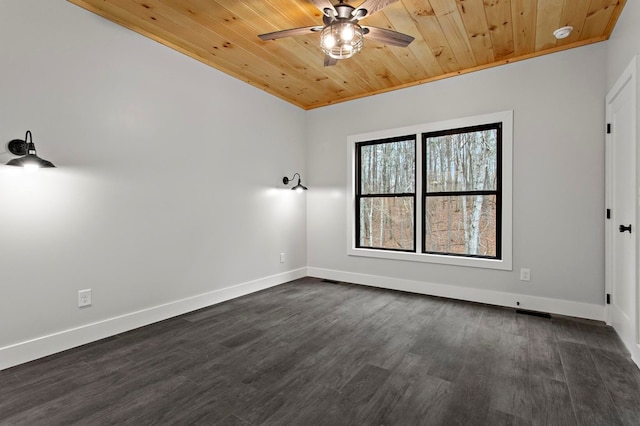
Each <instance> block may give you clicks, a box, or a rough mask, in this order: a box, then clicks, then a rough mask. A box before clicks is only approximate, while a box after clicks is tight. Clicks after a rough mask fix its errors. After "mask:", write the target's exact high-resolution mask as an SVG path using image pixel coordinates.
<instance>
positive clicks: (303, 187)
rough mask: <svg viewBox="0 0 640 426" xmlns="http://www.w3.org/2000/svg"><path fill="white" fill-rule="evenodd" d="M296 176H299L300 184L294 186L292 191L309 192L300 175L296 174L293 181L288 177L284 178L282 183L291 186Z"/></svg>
mask: <svg viewBox="0 0 640 426" xmlns="http://www.w3.org/2000/svg"><path fill="white" fill-rule="evenodd" d="M296 176H298V183H297V184H296V186H294V187H293V188H291V190H292V191H298V192H302V191H307V190H308V189H307V187H306V186H304V185H303V184H302V183H301V182H300V173H295V174H294V175H293V177H291V179H289V178H288V177H286V176H285V177H283V178H282V183H284V184H285V185H289V182H291V181H292V180H293V179H294V178H295V177H296Z"/></svg>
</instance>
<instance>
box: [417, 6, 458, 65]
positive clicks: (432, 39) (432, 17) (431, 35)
mask: <svg viewBox="0 0 640 426" xmlns="http://www.w3.org/2000/svg"><path fill="white" fill-rule="evenodd" d="M407 11H408V12H409V13H410V15H411V17H412V19H413V21H414V22H415V23H416V27H417V28H418V31H419V33H420V35H421V37H420V41H422V42H424V43H425V44H426V45H427V46H429V49H430V50H431V53H432V55H433V56H434V57H435V58H436V61H438V65H439V66H440V68H441V70H442V71H441V72H437V71H436V72H435V73H430V74H431V75H432V76H438V75H442V74H447V73H450V72H454V71H457V70H459V69H460V65H458V61H457V60H456V58H455V56H454V54H453V52H452V51H451V46H449V42H448V41H447V38H446V36H445V35H444V33H443V32H442V28H441V27H440V23H439V22H438V18H437V17H436V13H435V12H434V11H433V8H432V7H431V4H429V3H425V2H423V1H421V0H413V1H411V2H409V4H408V5H407ZM414 43H415V40H414ZM412 44H413V43H412Z"/></svg>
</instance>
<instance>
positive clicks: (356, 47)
mask: <svg viewBox="0 0 640 426" xmlns="http://www.w3.org/2000/svg"><path fill="white" fill-rule="evenodd" d="M363 37H364V32H363V31H362V27H361V26H360V25H358V24H355V23H353V22H349V21H348V20H346V19H343V20H338V21H336V22H334V23H332V24H331V25H327V26H326V27H324V28H323V29H322V32H321V33H320V47H321V48H322V50H323V51H324V53H326V54H327V55H329V56H330V57H332V58H334V59H347V58H350V57H352V56H353V55H355V54H356V53H358V52H359V51H360V49H362V46H363V44H364V42H363Z"/></svg>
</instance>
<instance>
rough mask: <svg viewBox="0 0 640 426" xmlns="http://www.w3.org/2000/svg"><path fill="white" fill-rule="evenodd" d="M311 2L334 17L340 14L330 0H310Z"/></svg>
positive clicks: (325, 13)
mask: <svg viewBox="0 0 640 426" xmlns="http://www.w3.org/2000/svg"><path fill="white" fill-rule="evenodd" d="M309 3H313V5H314V6H315V7H317V8H318V10H320V12H322V13H323V14H324V15H326V16H328V17H330V18H332V17H334V16H337V15H338V12H336V9H335V8H334V7H333V4H331V2H330V1H329V0H309Z"/></svg>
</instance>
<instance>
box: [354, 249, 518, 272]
mask: <svg viewBox="0 0 640 426" xmlns="http://www.w3.org/2000/svg"><path fill="white" fill-rule="evenodd" d="M347 254H348V255H349V256H360V257H372V258H377V259H388V260H402V261H408V262H423V263H435V264H439V265H451V266H465V267H470V268H482V269H497V270H503V271H511V270H513V268H512V265H511V259H501V260H497V259H481V258H473V257H458V256H446V255H437V254H422V253H406V252H394V251H387V250H375V249H357V248H349V249H348V250H347Z"/></svg>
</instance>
